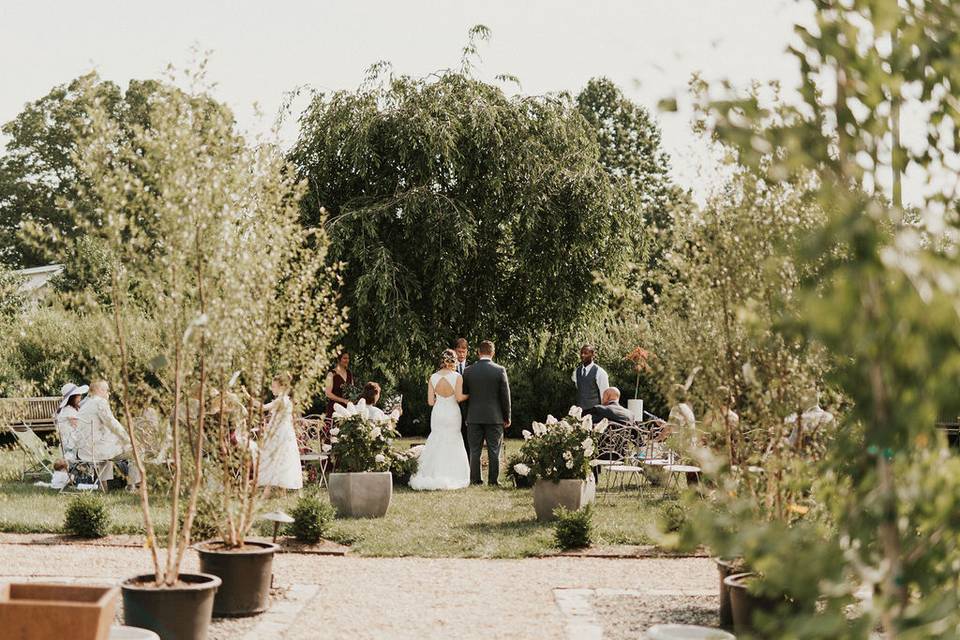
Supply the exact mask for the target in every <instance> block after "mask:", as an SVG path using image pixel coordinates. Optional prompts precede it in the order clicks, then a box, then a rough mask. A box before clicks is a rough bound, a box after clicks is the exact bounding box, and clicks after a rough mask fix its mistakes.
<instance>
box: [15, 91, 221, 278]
mask: <svg viewBox="0 0 960 640" xmlns="http://www.w3.org/2000/svg"><path fill="white" fill-rule="evenodd" d="M169 90H170V87H169V86H165V85H164V84H163V83H161V82H158V81H156V80H131V81H130V83H129V84H128V86H127V89H126V91H121V89H120V87H119V86H117V85H116V84H114V83H113V82H109V81H104V80H101V79H100V78H99V77H98V76H97V74H96V73H92V72H91V73H88V74H86V75H83V76H80V77H79V78H76V79H74V80H71V81H70V82H68V83H66V84H63V85H58V86H56V87H54V88H53V89H51V90H50V92H49V93H48V94H47V95H45V96H43V97H42V98H39V99H38V100H36V101H34V102H31V103H29V104H27V105H26V106H25V107H24V109H23V111H21V112H20V113H19V114H17V116H16V118H14V119H13V120H12V121H10V122H8V123H6V124H5V125H3V127H2V129H0V131H2V133H3V135H4V136H5V137H6V138H7V140H6V153H5V154H3V155H2V156H0V246H2V247H4V248H5V249H6V251H5V252H4V253H3V254H2V255H0V261H3V262H6V263H8V264H11V265H17V266H37V265H40V264H43V263H44V262H45V261H46V260H47V257H48V255H49V254H48V252H47V250H46V249H44V248H43V247H39V246H37V244H36V243H34V242H30V241H28V240H25V239H24V238H23V237H21V235H20V234H19V232H18V227H19V225H20V224H22V223H25V222H32V223H34V224H37V225H39V226H41V227H44V228H46V229H48V230H49V231H50V233H51V236H50V239H51V240H52V241H55V242H58V243H62V244H64V245H70V244H71V243H72V242H73V240H75V239H81V238H82V235H78V234H77V228H78V226H77V225H76V223H75V221H74V220H73V218H72V215H71V213H70V211H68V208H67V207H66V206H64V203H66V202H69V203H71V205H70V206H71V207H72V209H73V210H74V211H76V212H78V213H80V214H81V215H82V216H84V217H86V218H89V219H91V221H96V220H97V219H98V218H99V216H100V215H102V213H103V211H102V210H101V209H99V208H98V206H97V202H96V199H95V197H92V194H91V193H90V192H89V188H90V186H91V184H90V182H89V176H87V175H86V174H85V172H84V170H83V167H82V166H81V165H82V163H81V162H80V161H79V159H78V156H77V152H78V151H79V149H80V147H81V145H82V141H81V139H82V137H83V131H84V129H85V127H87V126H88V125H89V121H88V119H87V118H88V115H89V112H90V110H91V109H97V110H100V112H101V113H103V115H104V117H105V118H108V119H109V120H110V121H111V122H112V123H113V124H114V126H115V127H116V130H117V133H118V137H119V138H120V139H122V140H131V139H133V137H134V136H135V135H136V134H135V131H136V130H137V128H138V127H149V126H150V124H151V119H150V109H151V104H152V101H153V100H156V99H157V98H158V97H162V96H163V95H164V94H165V92H167V91H169ZM202 100H204V101H205V107H204V108H205V109H206V110H208V111H210V112H212V111H214V110H216V109H221V108H222V107H220V106H219V105H217V104H216V103H215V102H214V101H212V100H210V99H208V98H206V97H204V98H202Z"/></svg>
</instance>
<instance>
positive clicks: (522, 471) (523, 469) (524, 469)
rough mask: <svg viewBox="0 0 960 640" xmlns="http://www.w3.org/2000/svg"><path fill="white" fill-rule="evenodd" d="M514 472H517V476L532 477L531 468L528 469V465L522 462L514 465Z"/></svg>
mask: <svg viewBox="0 0 960 640" xmlns="http://www.w3.org/2000/svg"><path fill="white" fill-rule="evenodd" d="M513 470H514V471H516V472H517V474H518V475H521V476H528V475H530V467H528V466H527V465H525V464H523V463H522V462H519V463H517V464H515V465H513Z"/></svg>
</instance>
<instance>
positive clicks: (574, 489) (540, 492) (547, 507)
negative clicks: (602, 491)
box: [533, 476, 597, 522]
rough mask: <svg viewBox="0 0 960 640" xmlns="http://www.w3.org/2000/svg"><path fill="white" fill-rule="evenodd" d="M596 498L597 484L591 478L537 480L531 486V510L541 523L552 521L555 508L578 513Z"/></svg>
mask: <svg viewBox="0 0 960 640" xmlns="http://www.w3.org/2000/svg"><path fill="white" fill-rule="evenodd" d="M596 497H597V484H596V482H594V480H593V476H589V477H588V478H587V479H586V480H555V481H554V480H537V482H536V484H534V485H533V509H534V511H536V512H537V520H539V521H541V522H549V521H550V520H553V519H554V517H555V516H554V515H553V512H554V510H555V509H556V508H557V507H564V508H566V509H568V510H570V511H579V510H580V509H582V508H584V507H585V506H587V505H588V504H590V503H591V502H593V501H594V499H595V498H596Z"/></svg>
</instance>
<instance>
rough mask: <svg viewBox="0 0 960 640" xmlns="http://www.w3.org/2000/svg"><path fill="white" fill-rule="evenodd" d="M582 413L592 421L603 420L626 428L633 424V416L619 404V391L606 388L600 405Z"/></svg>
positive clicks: (613, 388)
mask: <svg viewBox="0 0 960 640" xmlns="http://www.w3.org/2000/svg"><path fill="white" fill-rule="evenodd" d="M584 413H586V414H587V415H590V416H593V421H594V422H595V423H596V422H600V421H601V420H603V419H604V418H606V419H607V421H609V422H611V423H615V424H618V425H623V426H628V425H631V424H633V414H632V413H630V411H629V410H628V409H627V408H626V407H624V406H622V405H621V404H620V389H617V388H616V387H608V388H607V389H606V391H604V392H603V399H602V401H601V403H600V404H598V405H596V406H593V407H590V408H589V409H587V410H586V411H585V412H584Z"/></svg>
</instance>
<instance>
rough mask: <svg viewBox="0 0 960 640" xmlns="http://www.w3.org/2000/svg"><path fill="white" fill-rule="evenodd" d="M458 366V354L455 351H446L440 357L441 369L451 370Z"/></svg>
mask: <svg viewBox="0 0 960 640" xmlns="http://www.w3.org/2000/svg"><path fill="white" fill-rule="evenodd" d="M455 364H457V352H456V351H454V350H453V349H446V350H444V352H443V353H442V354H441V355H440V368H441V369H450V368H452V367H453V366H454V365H455Z"/></svg>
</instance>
